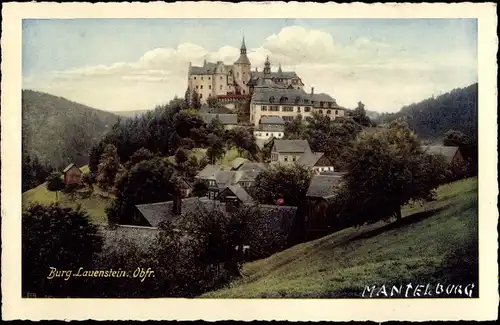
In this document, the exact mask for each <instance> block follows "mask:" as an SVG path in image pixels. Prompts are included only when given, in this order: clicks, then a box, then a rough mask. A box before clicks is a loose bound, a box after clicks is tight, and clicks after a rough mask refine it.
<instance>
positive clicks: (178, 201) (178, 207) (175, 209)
mask: <svg viewBox="0 0 500 325" xmlns="http://www.w3.org/2000/svg"><path fill="white" fill-rule="evenodd" d="M172 203H173V204H172V214H173V215H176V216H180V215H181V214H182V198H181V195H180V193H175V196H174V200H173V202H172Z"/></svg>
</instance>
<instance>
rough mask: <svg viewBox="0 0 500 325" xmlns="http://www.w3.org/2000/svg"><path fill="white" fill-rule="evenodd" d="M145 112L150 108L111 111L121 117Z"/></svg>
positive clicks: (139, 114) (134, 115)
mask: <svg viewBox="0 0 500 325" xmlns="http://www.w3.org/2000/svg"><path fill="white" fill-rule="evenodd" d="M147 112H152V110H147V109H145V110H138V111H112V112H111V113H113V114H115V115H118V116H121V117H136V116H141V115H142V114H146V113H147Z"/></svg>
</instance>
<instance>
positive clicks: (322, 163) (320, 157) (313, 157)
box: [298, 152, 334, 175]
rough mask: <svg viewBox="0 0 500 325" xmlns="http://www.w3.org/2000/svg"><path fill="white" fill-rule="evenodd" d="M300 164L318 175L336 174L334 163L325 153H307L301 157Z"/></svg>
mask: <svg viewBox="0 0 500 325" xmlns="http://www.w3.org/2000/svg"><path fill="white" fill-rule="evenodd" d="M298 164H299V165H302V166H304V167H307V168H311V169H312V170H313V171H314V173H315V174H316V175H318V174H320V173H323V172H334V167H333V164H332V162H331V161H330V159H328V158H327V157H326V156H325V154H324V153H323V152H306V153H305V154H304V155H302V156H301V157H300V159H299V160H298Z"/></svg>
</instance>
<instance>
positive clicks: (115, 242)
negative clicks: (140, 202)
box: [98, 225, 159, 252]
mask: <svg viewBox="0 0 500 325" xmlns="http://www.w3.org/2000/svg"><path fill="white" fill-rule="evenodd" d="M98 230H99V232H100V234H101V235H102V238H103V252H109V251H120V250H122V249H128V248H129V247H130V246H133V247H134V248H136V249H139V250H141V251H144V252H146V251H148V250H149V249H150V246H151V244H153V242H154V241H155V239H156V235H157V234H158V233H159V230H158V229H155V228H150V227H139V226H122V225H119V226H117V227H116V228H110V227H108V226H107V225H100V226H98Z"/></svg>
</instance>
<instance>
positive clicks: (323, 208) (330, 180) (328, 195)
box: [305, 173, 345, 240]
mask: <svg viewBox="0 0 500 325" xmlns="http://www.w3.org/2000/svg"><path fill="white" fill-rule="evenodd" d="M344 175H345V174H344V173H336V174H332V175H316V176H314V177H313V178H312V179H311V183H310V185H309V188H308V189H307V193H306V197H307V204H306V211H307V213H306V217H305V228H306V229H305V233H306V239H307V240H312V239H315V238H319V237H322V236H325V235H327V234H328V231H329V230H330V228H331V226H332V222H331V220H329V219H328V207H329V204H330V203H331V201H332V199H334V198H335V195H336V194H337V193H338V190H339V187H340V186H341V184H342V180H343V176H344Z"/></svg>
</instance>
